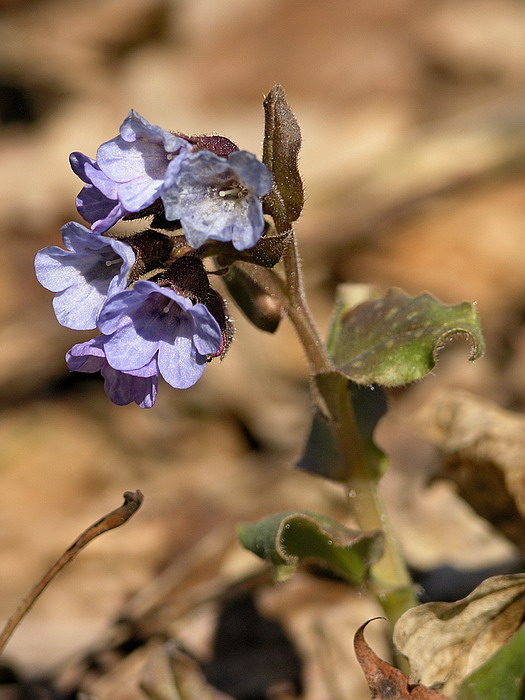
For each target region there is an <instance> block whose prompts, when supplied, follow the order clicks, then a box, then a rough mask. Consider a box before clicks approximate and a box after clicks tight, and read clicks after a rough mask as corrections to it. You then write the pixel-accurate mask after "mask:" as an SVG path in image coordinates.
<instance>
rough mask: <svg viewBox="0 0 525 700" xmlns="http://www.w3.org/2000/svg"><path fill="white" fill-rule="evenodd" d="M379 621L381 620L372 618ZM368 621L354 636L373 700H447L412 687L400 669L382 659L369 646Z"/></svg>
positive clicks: (434, 693)
mask: <svg viewBox="0 0 525 700" xmlns="http://www.w3.org/2000/svg"><path fill="white" fill-rule="evenodd" d="M372 619H375V620H377V619H379V618H372ZM369 622H372V620H368V622H365V624H364V625H361V627H360V628H359V629H358V630H357V632H356V633H355V636H354V649H355V655H356V657H357V660H358V661H359V663H360V665H361V668H362V669H363V673H364V674H365V677H366V681H367V683H368V689H369V690H370V695H371V697H372V700H447V698H446V697H445V696H444V695H441V694H440V693H438V692H436V691H435V690H432V689H431V688H425V686H423V685H419V684H415V685H412V684H411V683H410V682H409V679H408V678H407V677H406V676H405V674H404V673H402V672H401V671H400V670H399V669H397V668H395V666H392V665H391V664H389V663H387V662H386V661H383V659H380V658H379V656H377V654H375V653H374V652H373V651H372V649H371V648H370V647H369V646H368V644H367V643H366V640H365V636H364V630H365V627H366V626H367V625H368V623H369Z"/></svg>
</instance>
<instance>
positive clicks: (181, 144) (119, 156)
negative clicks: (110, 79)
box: [70, 110, 191, 233]
mask: <svg viewBox="0 0 525 700" xmlns="http://www.w3.org/2000/svg"><path fill="white" fill-rule="evenodd" d="M190 148H191V144H189V143H188V141H186V140H185V139H182V138H180V137H179V136H175V135H174V134H171V133H170V132H169V131H165V130H164V129H162V128H161V127H160V126H153V125H152V124H150V123H149V122H148V121H147V120H146V119H144V118H143V117H141V116H140V115H139V114H137V112H135V111H134V110H131V111H130V113H129V115H128V116H127V117H126V119H125V120H124V121H123V123H122V125H121V127H120V134H119V136H117V137H116V138H114V139H111V140H110V141H107V142H106V143H103V144H102V145H101V146H100V148H99V149H98V151H97V158H96V160H93V159H91V158H89V157H88V156H85V155H84V154H83V153H78V152H75V153H72V154H71V156H70V163H71V167H72V169H73V171H74V172H75V173H76V174H77V175H78V176H79V177H80V178H81V179H82V180H83V181H84V182H85V183H86V186H85V187H84V188H83V189H82V191H81V192H80V193H79V195H78V198H77V208H78V211H79V213H80V214H81V215H82V216H83V217H84V218H85V219H86V221H89V223H91V224H92V226H91V228H92V230H93V231H95V232H97V233H104V232H105V231H107V230H108V229H109V228H111V226H113V224H115V223H116V222H117V221H118V220H119V219H120V218H122V217H123V216H125V215H127V214H130V213H134V212H139V211H142V210H143V209H146V208H147V207H149V206H150V205H151V204H153V202H154V201H155V200H156V199H158V197H159V193H160V190H161V187H162V186H163V185H164V179H165V177H166V176H169V177H174V176H175V175H176V174H177V172H178V169H179V167H180V165H181V163H182V161H183V160H184V157H185V155H186V153H187V152H188V150H189V149H190Z"/></svg>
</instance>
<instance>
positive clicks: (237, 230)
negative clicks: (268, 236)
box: [160, 150, 272, 250]
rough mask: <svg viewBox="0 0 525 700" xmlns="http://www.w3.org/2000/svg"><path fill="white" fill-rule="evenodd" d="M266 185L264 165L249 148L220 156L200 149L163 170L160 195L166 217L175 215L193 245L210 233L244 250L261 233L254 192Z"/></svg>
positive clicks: (258, 193) (266, 189) (259, 192)
mask: <svg viewBox="0 0 525 700" xmlns="http://www.w3.org/2000/svg"><path fill="white" fill-rule="evenodd" d="M271 187H272V175H271V173H270V171H269V170H268V168H267V167H266V165H264V163H261V162H260V161H259V160H257V158H256V157H255V156H254V155H253V154H252V153H248V152H247V151H234V152H233V153H230V154H229V155H228V157H227V158H221V157H219V156H217V155H215V154H214V153H212V152H211V151H207V150H203V151H197V152H196V153H189V154H187V155H186V156H185V158H184V159H183V160H181V161H180V164H179V167H178V169H176V170H174V171H172V172H169V173H167V174H166V177H165V182H164V186H163V187H162V189H161V193H160V196H161V199H162V202H163V204H164V209H165V212H166V218H167V219H169V220H171V221H173V220H176V219H179V220H180V222H181V225H182V227H183V229H184V233H185V235H186V239H187V241H188V243H189V244H190V245H191V246H192V247H193V248H199V247H200V246H201V245H202V244H203V243H204V242H205V241H207V240H208V239H210V238H212V239H215V240H218V241H231V242H232V243H233V245H234V247H235V248H236V249H237V250H246V248H253V246H254V245H255V244H256V243H257V241H258V240H259V238H260V237H261V235H262V233H263V230H264V217H263V211H262V205H261V201H260V199H259V197H262V196H264V195H265V194H268V192H269V191H270V189H271Z"/></svg>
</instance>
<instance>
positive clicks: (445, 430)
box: [416, 391, 525, 554]
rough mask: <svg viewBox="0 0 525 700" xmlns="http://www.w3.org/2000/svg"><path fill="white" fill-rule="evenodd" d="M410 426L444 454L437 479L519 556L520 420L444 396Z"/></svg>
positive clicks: (524, 446) (523, 447)
mask: <svg viewBox="0 0 525 700" xmlns="http://www.w3.org/2000/svg"><path fill="white" fill-rule="evenodd" d="M416 422H417V424H418V425H419V427H420V429H422V431H423V432H424V434H425V435H426V436H427V437H428V438H429V439H430V440H432V441H433V442H434V443H436V444H437V445H438V446H439V447H440V448H441V449H442V450H443V452H444V454H445V461H444V464H443V467H442V470H441V473H440V474H439V475H438V476H440V477H444V478H447V479H451V480H452V481H454V482H455V483H456V484H457V487H458V492H459V495H460V496H461V497H462V498H463V499H464V500H465V501H467V503H469V505H470V506H471V507H472V508H473V509H474V510H475V511H476V512H477V513H478V514H479V515H481V516H482V517H483V518H485V519H486V520H488V521H489V522H490V523H492V525H493V526H494V527H495V528H496V529H498V530H499V531H500V532H501V533H502V534H503V535H505V536H506V537H507V538H508V539H509V540H510V541H511V542H513V543H514V544H515V545H516V546H517V547H518V548H519V549H520V550H521V552H522V554H525V417H523V416H521V415H517V414H515V413H511V412H510V411H505V410H503V409H502V408H499V407H498V406H496V405H495V404H493V403H492V402H490V401H488V400H486V399H482V398H480V397H478V396H474V395H472V394H469V393H468V392H464V391H452V392H451V391H447V392H444V393H443V394H441V395H440V396H438V397H437V398H436V399H434V400H433V401H432V404H431V405H430V406H426V407H425V409H423V410H422V411H421V413H420V414H419V416H418V417H417V421H416Z"/></svg>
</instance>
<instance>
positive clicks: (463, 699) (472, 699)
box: [455, 626, 525, 700]
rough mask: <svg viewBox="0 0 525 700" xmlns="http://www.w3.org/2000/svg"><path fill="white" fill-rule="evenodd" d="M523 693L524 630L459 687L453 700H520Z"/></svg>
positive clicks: (521, 628)
mask: <svg viewBox="0 0 525 700" xmlns="http://www.w3.org/2000/svg"><path fill="white" fill-rule="evenodd" d="M524 689H525V626H522V627H520V629H519V630H518V632H516V634H515V635H514V636H513V637H512V639H511V640H510V642H509V643H508V644H507V645H506V646H504V647H502V648H501V649H500V650H499V651H497V652H496V653H495V654H494V656H492V657H491V658H490V659H489V660H488V661H486V662H485V663H484V664H483V666H480V667H479V668H478V669H476V671H474V672H473V673H471V674H470V676H467V678H465V680H464V681H463V682H462V683H461V685H460V686H459V688H458V690H457V693H456V695H455V698H456V700H522V698H523V696H524V693H525V691H524Z"/></svg>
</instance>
